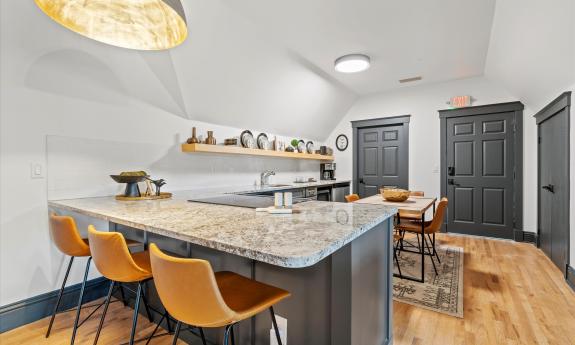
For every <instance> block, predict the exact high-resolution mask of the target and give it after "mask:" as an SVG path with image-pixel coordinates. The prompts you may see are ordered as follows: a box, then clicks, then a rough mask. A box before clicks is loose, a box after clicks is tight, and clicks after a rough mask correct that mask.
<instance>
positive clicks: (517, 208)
mask: <svg viewBox="0 0 575 345" xmlns="http://www.w3.org/2000/svg"><path fill="white" fill-rule="evenodd" d="M523 109H524V105H523V103H521V102H506V103H495V104H487V105H479V106H474V107H465V108H456V109H444V110H439V120H440V123H441V124H440V150H441V151H440V152H441V159H440V170H441V174H440V179H441V181H440V184H441V186H440V188H441V196H442V197H447V168H446V164H447V157H446V156H447V119H449V118H453V117H463V116H476V115H489V114H496V113H509V112H513V121H514V128H513V133H514V135H513V144H514V149H515V152H514V167H513V171H514V174H515V179H514V180H513V239H514V240H515V241H518V242H523V241H525V240H528V239H529V237H525V236H524V233H523ZM447 212H449V210H447ZM447 219H448V218H447V217H444V220H443V225H442V231H444V232H449V231H448V230H449V229H447Z"/></svg>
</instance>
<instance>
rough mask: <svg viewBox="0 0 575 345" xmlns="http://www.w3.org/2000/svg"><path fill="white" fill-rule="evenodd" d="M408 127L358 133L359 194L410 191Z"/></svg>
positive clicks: (398, 126) (397, 126)
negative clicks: (381, 190)
mask: <svg viewBox="0 0 575 345" xmlns="http://www.w3.org/2000/svg"><path fill="white" fill-rule="evenodd" d="M404 126H406V124H400V125H390V126H377V127H362V128H359V129H358V131H357V145H358V147H357V149H358V157H357V177H358V182H359V183H358V192H359V193H358V194H359V196H360V197H361V198H365V197H368V196H371V195H375V194H377V193H379V188H381V187H382V186H395V187H398V188H405V189H407V188H408V178H407V175H408V152H407V151H408V147H407V145H408V143H407V135H406V134H405V128H404Z"/></svg>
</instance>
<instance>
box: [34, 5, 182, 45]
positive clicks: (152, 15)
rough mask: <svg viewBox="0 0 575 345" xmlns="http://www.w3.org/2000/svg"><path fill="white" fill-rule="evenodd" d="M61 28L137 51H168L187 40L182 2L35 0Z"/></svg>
mask: <svg viewBox="0 0 575 345" xmlns="http://www.w3.org/2000/svg"><path fill="white" fill-rule="evenodd" d="M34 1H35V2H36V5H38V7H40V9H42V11H44V13H45V14H46V15H48V17H50V18H52V19H53V20H55V21H56V22H58V23H59V24H60V25H62V26H64V27H66V28H68V29H70V30H72V31H74V32H76V33H79V34H80V35H83V36H86V37H88V38H91V39H93V40H96V41H100V42H103V43H107V44H110V45H113V46H117V47H122V48H129V49H137V50H165V49H170V48H173V47H175V46H177V45H179V44H181V43H182V42H184V40H185V39H186V37H187V36H188V28H187V25H186V15H185V13H184V8H183V6H182V3H181V2H180V0H123V1H113V0H34Z"/></svg>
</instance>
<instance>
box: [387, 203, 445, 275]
mask: <svg viewBox="0 0 575 345" xmlns="http://www.w3.org/2000/svg"><path fill="white" fill-rule="evenodd" d="M447 205H448V200H447V198H445V197H444V198H441V200H440V201H439V204H438V205H437V210H436V211H435V214H434V215H433V219H432V220H431V221H427V222H425V223H424V228H423V236H422V237H423V238H422V239H421V243H422V245H421V246H420V251H422V252H423V253H424V254H425V255H429V256H430V257H431V263H432V264H433V269H434V270H435V274H437V267H436V266H435V261H434V260H433V258H434V257H435V258H437V261H438V262H439V263H441V260H440V259H439V255H438V254H437V250H436V247H435V234H436V233H438V232H440V231H441V225H442V223H443V218H444V216H445V211H446V210H447ZM395 228H396V229H397V230H398V231H399V233H406V232H408V233H412V234H416V235H417V239H418V243H419V236H420V235H422V233H421V220H409V219H401V218H400V221H399V223H398V224H397V225H396V226H395ZM425 235H427V238H428V239H429V242H430V243H431V248H430V246H429V243H428V241H427V240H426V236H425ZM426 248H427V252H426V251H425V249H426ZM420 253H421V252H420Z"/></svg>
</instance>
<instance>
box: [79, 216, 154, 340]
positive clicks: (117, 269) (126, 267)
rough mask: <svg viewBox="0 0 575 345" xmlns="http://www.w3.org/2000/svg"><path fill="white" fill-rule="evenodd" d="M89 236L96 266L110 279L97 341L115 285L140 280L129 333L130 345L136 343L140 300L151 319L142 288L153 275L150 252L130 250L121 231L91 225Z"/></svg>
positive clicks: (96, 338)
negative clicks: (97, 228) (132, 251)
mask: <svg viewBox="0 0 575 345" xmlns="http://www.w3.org/2000/svg"><path fill="white" fill-rule="evenodd" d="M88 238H89V244H90V250H91V252H92V257H93V258H94V263H95V264H96V268H98V271H100V273H101V274H102V275H103V276H104V277H106V278H108V279H109V280H110V281H111V283H110V288H109V290H108V296H107V297H106V302H105V305H104V311H103V313H102V317H101V319H100V325H99V326H98V330H97V332H96V337H95V339H94V344H97V342H98V338H99V336H100V332H101V330H102V325H103V323H104V319H105V317H106V312H107V311H108V305H109V304H110V299H111V298H112V293H113V291H114V286H115V285H116V284H121V283H138V290H137V292H136V303H135V305H134V315H133V318H132V332H131V334H130V342H129V344H130V345H132V344H134V342H135V340H134V337H135V333H136V325H137V322H138V310H139V306H140V299H142V300H143V301H144V305H145V307H146V312H147V313H148V318H149V319H150V321H152V317H151V314H150V311H149V308H148V303H147V301H146V296H145V295H144V293H143V289H142V285H143V283H145V282H146V281H148V280H150V279H151V278H152V270H151V265H150V255H149V252H148V251H147V250H146V251H142V252H138V253H131V252H130V250H129V249H128V244H127V242H126V240H125V239H124V236H123V235H122V234H121V233H119V232H108V231H97V230H96V229H95V228H94V227H93V226H92V225H90V226H89V227H88Z"/></svg>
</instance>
